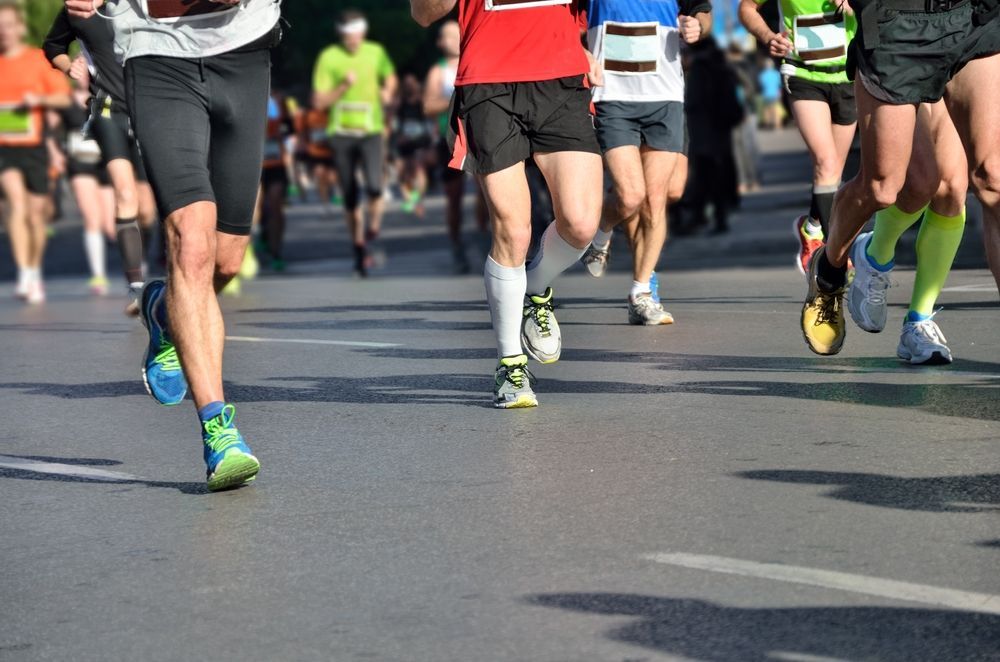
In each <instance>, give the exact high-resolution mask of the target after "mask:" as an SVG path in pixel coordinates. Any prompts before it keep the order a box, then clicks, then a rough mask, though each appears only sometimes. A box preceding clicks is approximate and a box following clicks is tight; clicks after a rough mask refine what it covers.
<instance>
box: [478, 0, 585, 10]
mask: <svg viewBox="0 0 1000 662" xmlns="http://www.w3.org/2000/svg"><path fill="white" fill-rule="evenodd" d="M570 2H572V0H486V11H501V10H503V9H533V8H535V7H551V6H552V5H568V4H569V3H570Z"/></svg>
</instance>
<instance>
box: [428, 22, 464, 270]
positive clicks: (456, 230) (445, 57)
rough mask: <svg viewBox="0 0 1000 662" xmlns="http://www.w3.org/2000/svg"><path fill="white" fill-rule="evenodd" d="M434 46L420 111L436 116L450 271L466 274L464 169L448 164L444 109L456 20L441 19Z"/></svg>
mask: <svg viewBox="0 0 1000 662" xmlns="http://www.w3.org/2000/svg"><path fill="white" fill-rule="evenodd" d="M437 45H438V48H439V49H440V50H441V59H440V60H439V61H438V63H437V64H435V65H434V66H433V67H431V69H430V71H428V72H427V79H426V80H425V82H424V114H425V115H426V116H427V117H436V118H437V130H438V138H437V149H436V151H437V155H436V158H437V167H438V168H439V170H440V172H441V184H442V186H443V187H444V195H445V198H446V199H447V208H446V211H445V220H446V222H447V224H448V239H449V240H451V255H452V271H454V272H455V273H456V274H467V273H469V272H470V271H472V267H471V265H470V264H469V258H468V256H467V255H466V252H465V243H464V242H463V241H462V203H463V201H464V198H465V173H464V172H462V171H461V170H456V169H455V168H450V167H448V162H449V161H451V150H450V149H449V147H448V120H449V114H448V109H449V108H451V100H452V97H453V96H454V94H455V79H456V78H458V61H459V54H460V50H461V46H462V35H461V32H460V31H459V27H458V22H457V21H445V22H444V23H442V24H441V29H440V32H439V33H438V41H437Z"/></svg>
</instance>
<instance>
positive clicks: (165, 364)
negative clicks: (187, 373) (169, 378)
mask: <svg viewBox="0 0 1000 662" xmlns="http://www.w3.org/2000/svg"><path fill="white" fill-rule="evenodd" d="M154 360H155V361H156V363H157V365H159V366H160V369H162V370H163V371H164V372H177V371H179V370H180V369H181V360H180V359H179V358H177V348H176V347H174V346H173V345H172V344H171V343H169V342H167V341H166V340H161V341H160V351H159V353H157V355H156V358H155V359H154Z"/></svg>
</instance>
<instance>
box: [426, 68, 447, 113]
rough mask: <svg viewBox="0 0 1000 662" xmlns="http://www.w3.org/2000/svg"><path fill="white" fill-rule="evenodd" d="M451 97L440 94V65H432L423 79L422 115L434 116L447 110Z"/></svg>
mask: <svg viewBox="0 0 1000 662" xmlns="http://www.w3.org/2000/svg"><path fill="white" fill-rule="evenodd" d="M449 105H451V99H448V98H446V97H445V96H444V95H443V94H441V67H439V66H434V67H431V70H430V71H428V72H427V80H426V81H424V115H426V116H427V117H434V116H435V115H440V114H441V113H444V112H447V110H448V106H449Z"/></svg>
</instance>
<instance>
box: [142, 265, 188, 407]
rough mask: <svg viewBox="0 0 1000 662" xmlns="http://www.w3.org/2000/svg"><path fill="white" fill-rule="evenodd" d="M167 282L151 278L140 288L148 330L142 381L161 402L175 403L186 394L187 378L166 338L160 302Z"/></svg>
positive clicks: (164, 321) (162, 307) (143, 317)
mask: <svg viewBox="0 0 1000 662" xmlns="http://www.w3.org/2000/svg"><path fill="white" fill-rule="evenodd" d="M166 288H167V284H166V283H165V282H163V281H162V280H151V281H149V282H148V283H146V286H145V287H144V288H142V296H141V297H140V299H139V300H140V302H141V303H140V307H141V309H142V310H141V312H142V316H141V317H142V323H143V324H144V325H145V327H146V329H147V330H148V331H149V345H148V346H147V347H146V355H145V357H144V358H143V366H142V381H143V383H144V384H145V385H146V391H147V392H148V393H149V394H150V395H151V396H153V399H154V400H156V401H157V402H159V403H160V404H161V405H176V404H180V402H181V401H182V400H184V396H185V395H186V394H187V380H186V379H184V371H183V370H181V360H180V358H178V356H177V348H176V347H174V344H173V343H172V342H170V339H169V338H168V337H167V313H166V308H165V306H164V305H163V297H164V295H165V294H166Z"/></svg>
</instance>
